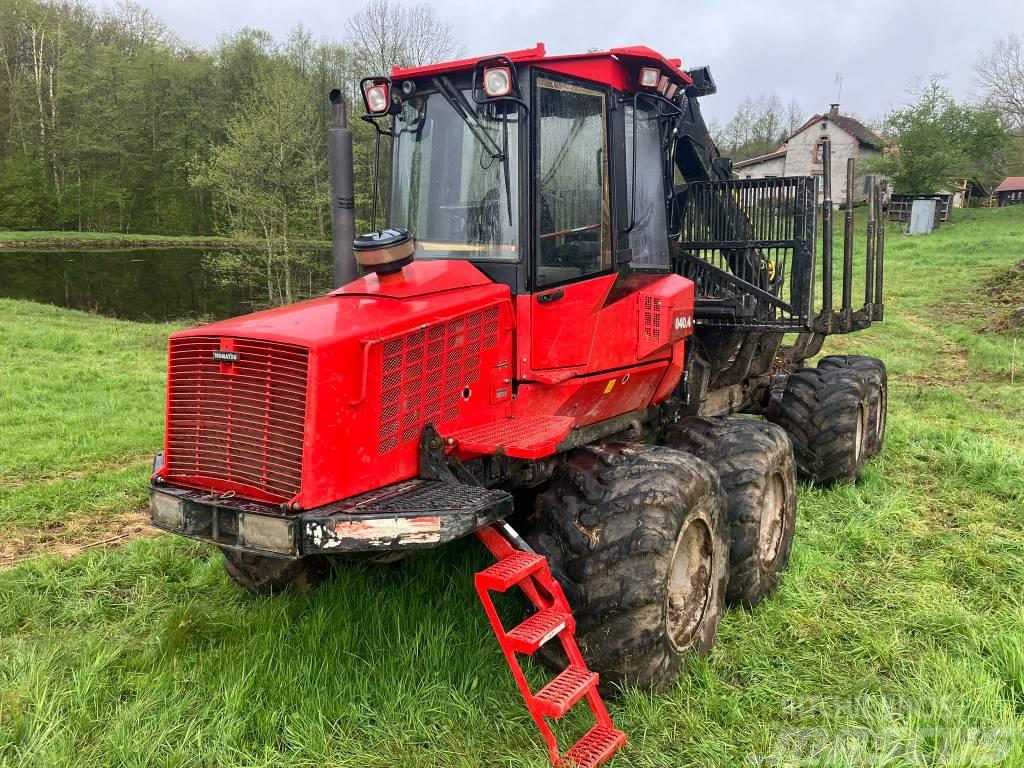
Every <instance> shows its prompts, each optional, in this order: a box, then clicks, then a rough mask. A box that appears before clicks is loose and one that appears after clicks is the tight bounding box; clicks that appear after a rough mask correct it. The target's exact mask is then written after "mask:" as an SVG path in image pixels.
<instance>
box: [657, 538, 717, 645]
mask: <svg viewBox="0 0 1024 768" xmlns="http://www.w3.org/2000/svg"><path fill="white" fill-rule="evenodd" d="M713 558H714V547H713V544H712V536H711V529H710V528H709V527H708V524H707V522H706V521H704V520H702V519H699V518H696V519H691V520H688V521H687V522H686V523H685V524H684V525H683V529H682V530H681V531H680V532H679V538H678V539H676V546H675V551H674V552H673V555H672V566H671V569H670V571H669V579H668V596H667V600H666V602H667V605H666V616H667V621H668V634H669V642H670V643H671V644H672V647H673V648H674V649H675V650H676V651H677V652H679V653H682V652H683V651H686V650H689V648H690V647H691V646H692V645H693V643H694V641H695V640H696V639H697V635H698V633H699V632H700V627H701V625H702V624H703V621H704V614H705V613H706V612H707V609H708V606H709V605H710V603H711V592H712V586H713V585H712V570H713V566H714V560H713Z"/></svg>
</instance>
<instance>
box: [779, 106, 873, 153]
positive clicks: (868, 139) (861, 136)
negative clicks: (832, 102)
mask: <svg viewBox="0 0 1024 768" xmlns="http://www.w3.org/2000/svg"><path fill="white" fill-rule="evenodd" d="M819 120H831V121H832V122H833V123H835V124H836V125H838V126H839V127H840V128H842V129H843V130H844V131H846V132H847V133H848V134H850V135H851V136H853V137H854V138H855V139H857V141H859V142H860V143H861V144H866V145H867V146H869V147H873V148H874V149H881V148H882V144H883V142H882V139H881V137H880V136H879V135H878V134H877V133H875V132H874V131H872V130H871V129H870V128H868V127H867V126H866V125H864V123H862V122H861V121H860V120H858V119H857V118H855V117H850V116H849V115H833V114H824V115H815V116H814V117H812V118H811V119H810V120H808V121H807V122H806V123H804V124H803V125H801V126H800V127H799V128H797V129H796V130H795V131H793V133H791V134H790V135H789V136H787V137H786V141H789V140H790V139H792V138H793V137H794V136H796V135H797V134H798V133H803V132H804V131H806V130H807V129H808V128H810V127H811V126H812V125H814V124H815V123H817V122H818V121H819Z"/></svg>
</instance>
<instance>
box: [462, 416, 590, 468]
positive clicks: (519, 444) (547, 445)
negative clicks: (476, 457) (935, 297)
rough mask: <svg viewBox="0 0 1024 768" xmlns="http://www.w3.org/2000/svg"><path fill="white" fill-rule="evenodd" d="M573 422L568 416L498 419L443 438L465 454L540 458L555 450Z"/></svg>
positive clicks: (567, 433) (566, 435) (574, 422)
mask: <svg viewBox="0 0 1024 768" xmlns="http://www.w3.org/2000/svg"><path fill="white" fill-rule="evenodd" d="M575 424H576V421H575V419H573V418H572V417H570V416H532V417H527V418H515V419H498V420H497V421H491V422H488V423H486V424H481V425H479V426H476V427H470V428H469V429H466V430H463V431H461V432H455V433H452V434H448V435H445V437H446V438H449V439H451V440H454V441H455V444H456V446H457V447H458V448H459V449H460V450H462V451H466V452H467V453H485V454H490V455H505V456H512V457H514V458H517V459H542V458H544V457H545V456H550V455H551V454H553V453H555V451H556V450H557V449H558V444H559V443H560V442H562V441H563V440H564V439H565V438H566V437H568V435H569V432H570V431H571V430H572V428H573V426H574V425H575Z"/></svg>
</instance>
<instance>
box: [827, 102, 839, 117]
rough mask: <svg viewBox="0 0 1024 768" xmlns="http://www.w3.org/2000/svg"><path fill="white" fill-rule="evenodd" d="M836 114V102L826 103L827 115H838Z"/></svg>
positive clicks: (837, 106) (837, 109)
mask: <svg viewBox="0 0 1024 768" xmlns="http://www.w3.org/2000/svg"><path fill="white" fill-rule="evenodd" d="M838 115H839V105H838V104H829V105H828V116H829V117H838Z"/></svg>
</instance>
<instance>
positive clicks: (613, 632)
mask: <svg viewBox="0 0 1024 768" xmlns="http://www.w3.org/2000/svg"><path fill="white" fill-rule="evenodd" d="M529 522H530V527H529V528H528V529H527V530H526V532H525V534H526V538H527V540H528V541H529V542H530V544H531V545H532V546H533V547H534V548H535V549H536V550H537V551H538V552H541V553H543V554H544V555H546V556H547V558H548V561H549V563H550V565H551V570H552V572H553V573H554V575H555V577H556V578H557V579H558V580H559V582H560V583H561V584H562V587H563V589H564V590H565V593H566V597H567V598H568V600H569V603H570V605H571V606H572V608H573V615H574V617H575V619H576V639H577V641H578V642H579V645H580V648H581V650H582V652H583V656H584V658H585V659H586V660H587V664H588V665H589V666H590V667H591V668H592V669H594V670H595V671H597V672H598V673H599V674H600V675H601V681H602V690H604V691H605V692H614V690H615V688H616V687H617V686H621V685H623V684H629V685H636V686H639V687H641V688H644V689H653V690H663V689H665V688H667V687H669V686H671V685H672V684H673V683H674V682H675V680H676V678H677V677H678V675H679V672H680V670H681V669H682V667H683V663H684V659H685V657H686V655H687V654H688V653H690V652H692V651H693V652H697V653H699V654H706V653H708V651H710V650H711V646H712V644H713V643H714V639H715V633H716V631H717V629H718V622H719V619H720V618H721V615H722V611H723V608H724V602H725V589H726V582H727V578H728V559H729V529H728V524H727V522H726V519H725V498H724V495H723V494H722V491H721V487H720V486H719V482H718V477H717V475H716V474H715V471H714V470H713V469H712V468H711V467H710V466H709V465H708V464H706V463H704V462H703V461H701V460H700V459H698V458H696V457H695V456H691V455H689V454H686V453H682V452H680V451H675V450H672V449H670V448H663V447H656V446H650V445H644V444H642V443H609V444H606V445H603V446H589V447H585V448H579V449H577V450H575V451H573V452H571V453H570V454H569V455H568V457H567V458H566V460H565V463H564V465H563V466H562V467H561V469H560V471H559V472H558V473H556V475H555V477H554V478H553V480H552V482H551V485H550V486H549V487H548V489H547V490H545V491H544V493H542V494H541V495H540V496H539V497H538V499H537V505H536V511H535V513H534V514H533V515H532V516H531V518H530V521H529ZM549 645H550V644H549ZM545 648H547V646H545ZM553 658H554V656H553V654H548V655H544V656H542V659H544V660H545V661H546V662H548V663H551V661H552V659H553Z"/></svg>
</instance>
